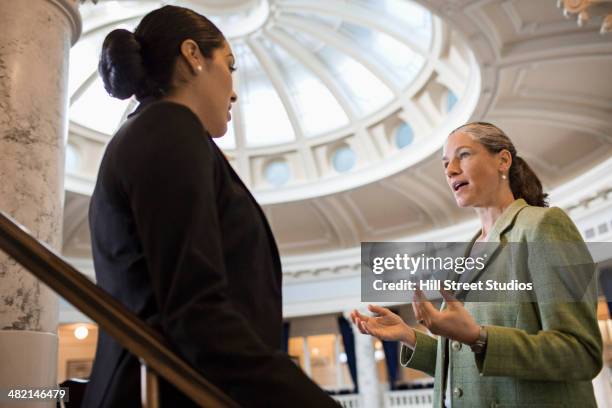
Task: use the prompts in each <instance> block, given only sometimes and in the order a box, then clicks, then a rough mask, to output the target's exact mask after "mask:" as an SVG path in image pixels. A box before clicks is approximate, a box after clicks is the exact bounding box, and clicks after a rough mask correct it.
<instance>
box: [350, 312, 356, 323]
mask: <svg viewBox="0 0 612 408" xmlns="http://www.w3.org/2000/svg"><path fill="white" fill-rule="evenodd" d="M356 312H357V311H356V310H353V311H352V312H351V321H352V322H353V324H357V314H356Z"/></svg>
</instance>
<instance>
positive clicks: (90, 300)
mask: <svg viewBox="0 0 612 408" xmlns="http://www.w3.org/2000/svg"><path fill="white" fill-rule="evenodd" d="M0 250H2V251H4V252H6V253H7V254H8V255H9V256H11V257H12V258H14V259H15V260H16V261H17V262H19V263H20V264H21V265H22V266H24V267H25V268H26V269H28V270H29V271H30V272H31V273H32V274H33V275H34V276H36V278H38V279H39V280H40V281H41V282H43V283H44V284H46V285H47V286H48V287H50V288H51V289H52V290H54V291H55V292H56V293H58V294H59V295H60V296H62V297H63V298H64V299H66V300H67V301H68V302H69V303H71V304H72V305H73V306H74V307H76V308H77V309H79V310H80V311H81V312H83V313H84V314H85V315H87V316H88V317H89V318H90V319H92V320H93V321H95V322H96V323H98V325H99V326H100V328H101V329H102V330H104V331H105V332H107V333H108V334H109V335H110V336H112V337H113V338H115V340H117V342H118V343H119V344H121V345H122V346H123V347H125V348H126V349H127V350H128V351H130V352H131V353H132V354H134V355H136V356H138V357H139V358H140V362H141V373H142V377H141V400H142V403H143V406H145V407H147V408H157V407H159V394H158V392H159V384H158V381H157V376H158V375H159V376H161V377H163V378H164V379H166V380H167V381H168V382H170V383H172V384H173V385H174V386H175V387H176V388H178V389H179V390H180V391H182V392H183V393H184V394H185V395H187V396H188V397H189V398H191V399H192V400H193V401H194V402H195V403H197V404H199V405H200V406H204V407H207V408H208V407H211V408H216V407H220V408H221V407H223V408H225V407H239V405H238V404H237V403H236V402H234V401H232V400H231V399H230V398H229V397H228V396H227V395H225V394H224V393H223V392H222V391H221V390H219V389H218V388H217V387H215V386H214V385H213V384H211V383H210V382H208V381H206V379H204V378H203V377H202V376H201V375H200V374H199V373H198V372H196V371H195V370H194V369H193V368H192V367H191V366H189V365H188V364H187V363H186V362H185V361H183V360H182V359H181V358H180V357H179V356H177V355H176V354H175V353H174V352H172V351H171V350H170V348H169V347H168V345H167V343H166V342H165V341H164V339H163V338H162V337H161V336H160V335H159V333H157V332H156V331H154V330H153V329H152V328H151V327H149V326H148V325H147V324H146V323H144V322H143V321H142V320H141V319H139V318H138V316H136V315H135V314H134V313H132V312H131V311H129V310H128V309H127V308H126V307H125V306H123V305H122V304H121V303H119V302H118V301H117V300H116V299H115V298H113V297H112V296H110V295H109V294H108V293H106V292H105V291H104V290H102V289H101V288H99V287H98V286H96V285H95V284H94V283H93V282H91V281H90V280H89V279H88V278H87V277H85V276H84V275H83V274H82V273H80V272H79V271H78V270H76V269H75V268H74V267H72V266H71V265H70V264H68V263H67V262H66V261H64V260H63V259H62V258H61V257H60V256H58V255H57V254H56V253H55V252H54V251H53V250H52V249H50V248H49V247H48V246H47V245H45V244H44V243H41V242H39V241H38V240H37V239H36V238H34V237H33V236H31V235H30V234H29V232H28V231H27V230H26V229H25V228H24V227H22V226H21V225H19V224H18V223H17V222H15V221H14V220H13V219H12V218H10V217H8V216H7V215H5V214H4V213H3V212H1V211H0Z"/></svg>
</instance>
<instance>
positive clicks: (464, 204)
mask: <svg viewBox="0 0 612 408" xmlns="http://www.w3.org/2000/svg"><path fill="white" fill-rule="evenodd" d="M455 202H456V203H457V207H459V208H466V207H471V205H470V202H469V201H468V200H466V199H465V198H463V197H455Z"/></svg>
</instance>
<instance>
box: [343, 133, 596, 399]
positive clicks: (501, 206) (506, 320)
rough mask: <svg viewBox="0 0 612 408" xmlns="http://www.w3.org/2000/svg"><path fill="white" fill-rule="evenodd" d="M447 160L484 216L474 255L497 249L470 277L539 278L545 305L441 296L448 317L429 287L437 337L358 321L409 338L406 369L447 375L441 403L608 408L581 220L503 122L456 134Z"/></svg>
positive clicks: (537, 294)
mask: <svg viewBox="0 0 612 408" xmlns="http://www.w3.org/2000/svg"><path fill="white" fill-rule="evenodd" d="M442 161H443V164H444V168H445V174H446V178H447V182H448V185H449V186H450V188H451V189H452V191H453V194H454V197H455V200H456V202H457V205H458V206H459V207H472V208H474V210H475V211H476V213H477V215H478V217H479V218H480V223H481V229H480V231H479V232H478V233H477V234H476V235H475V236H474V238H473V239H472V241H471V243H470V248H469V249H468V251H469V250H471V248H472V247H473V245H474V244H475V243H476V242H483V243H484V242H486V243H487V245H488V248H487V249H488V251H490V252H491V253H490V255H491V256H490V257H489V260H488V261H487V262H486V264H485V266H484V268H483V269H482V270H481V271H480V272H478V273H476V274H475V275H474V276H472V277H471V278H468V280H467V281H468V282H473V281H476V280H477V279H480V280H485V279H487V280H488V279H491V280H494V281H498V282H509V281H511V280H519V281H521V282H526V281H530V282H531V283H532V284H533V286H532V288H533V292H534V293H533V296H534V299H532V300H535V301H517V300H516V299H515V301H508V300H511V299H508V298H506V299H502V301H501V302H498V301H496V302H482V301H477V300H478V298H477V297H476V295H473V294H472V293H471V292H464V293H462V295H463V299H464V300H465V302H459V301H457V300H456V298H455V297H454V295H453V294H451V293H449V292H445V291H441V294H442V296H443V298H444V302H443V304H442V307H441V308H440V310H438V309H436V308H435V307H434V306H433V305H432V303H430V302H429V301H428V300H427V299H426V298H425V296H424V294H423V293H422V292H420V291H418V290H417V291H415V295H414V299H413V302H412V306H413V309H414V313H415V316H416V318H417V320H418V321H419V323H421V324H422V325H424V326H425V327H426V328H427V329H428V330H429V332H430V333H431V334H434V335H437V338H434V337H432V336H430V335H429V334H426V333H424V332H421V331H418V330H415V329H413V328H412V327H410V326H408V325H407V324H406V323H404V322H403V321H402V319H401V318H400V317H399V316H397V315H396V314H394V313H393V312H391V311H390V310H388V309H386V308H383V307H378V306H373V305H370V306H369V309H370V311H371V312H373V313H374V316H367V315H364V314H361V313H359V312H358V311H354V312H353V314H352V319H353V322H354V323H355V324H356V325H357V327H358V328H359V329H360V331H361V332H362V333H364V334H370V335H373V336H375V337H378V338H379V339H382V340H395V341H401V342H402V350H401V356H400V359H401V363H402V365H404V366H406V367H410V368H414V369H417V370H420V371H423V372H425V373H427V374H429V375H431V376H434V377H435V383H434V394H435V395H434V407H453V408H457V407H466V408H468V407H469V408H473V407H596V406H597V404H596V402H595V397H594V393H593V386H592V382H591V380H592V379H593V378H594V377H595V376H596V375H597V374H598V373H599V371H600V370H601V367H602V340H601V334H600V332H599V327H598V325H597V318H596V297H595V296H593V294H594V293H596V292H594V291H593V288H594V285H595V280H594V279H593V273H592V271H593V268H592V266H593V263H592V262H593V261H592V259H591V257H590V255H589V253H588V251H587V248H586V245H585V244H584V242H583V240H582V238H581V236H580V233H579V232H578V230H577V229H576V227H575V225H574V224H573V222H572V221H571V220H570V219H569V217H568V216H567V215H566V214H565V213H564V212H563V211H562V210H560V209H558V208H546V207H547V204H546V201H545V200H546V194H544V193H543V192H542V185H541V183H540V181H539V180H538V178H537V176H536V175H535V174H534V173H533V171H532V170H531V169H530V168H529V166H528V165H527V164H526V163H525V161H524V160H523V159H521V158H520V157H519V156H518V155H517V153H516V149H515V147H514V145H513V144H512V142H511V141H510V139H509V138H508V137H507V136H506V135H505V134H504V132H503V131H502V130H500V129H499V128H497V127H496V126H494V125H491V124H489V123H484V122H475V123H469V124H466V125H463V126H461V127H459V128H458V129H456V130H454V131H453V132H452V133H451V134H450V136H449V138H448V140H447V142H446V145H445V147H444V153H443V158H442ZM508 243H522V244H523V247H522V248H527V250H524V251H521V250H514V249H513V248H516V247H513V246H512V245H508ZM517 245H518V244H517ZM491 247H492V248H491ZM555 248H556V249H555ZM585 265H587V268H586V269H587V270H586V272H585V268H584V266H585ZM559 271H562V272H561V273H559ZM577 288H579V292H580V293H578V295H577V294H576V292H577ZM589 294H590V296H589ZM455 295H456V294H455ZM472 295H473V296H472Z"/></svg>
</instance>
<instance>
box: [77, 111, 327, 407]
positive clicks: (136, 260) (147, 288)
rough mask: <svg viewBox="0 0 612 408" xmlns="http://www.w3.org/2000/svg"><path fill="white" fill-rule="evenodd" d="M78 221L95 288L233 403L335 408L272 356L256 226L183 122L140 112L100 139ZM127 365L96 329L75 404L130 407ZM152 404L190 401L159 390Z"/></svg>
mask: <svg viewBox="0 0 612 408" xmlns="http://www.w3.org/2000/svg"><path fill="white" fill-rule="evenodd" d="M89 223H90V228H91V240H92V249H93V258H94V265H95V269H96V278H97V282H98V285H100V286H101V287H102V288H103V289H105V290H106V291H108V292H109V293H110V294H111V295H113V296H114V297H115V298H117V299H118V300H119V301H121V302H122V303H123V304H124V305H126V306H127V307H128V308H129V309H130V310H132V311H133V312H135V313H136V314H138V316H140V317H141V318H142V319H144V320H145V321H147V322H148V323H149V324H151V325H152V326H154V327H155V328H156V329H158V330H159V332H160V333H161V334H162V335H163V336H164V337H165V338H166V339H167V340H168V342H169V343H170V345H171V346H172V347H173V349H174V350H175V351H176V352H177V353H178V354H179V355H181V356H182V357H183V358H184V359H185V360H186V361H187V362H188V363H190V364H191V365H192V366H193V367H194V368H195V369H196V370H197V371H199V372H200V373H201V374H202V375H203V376H204V377H205V378H207V379H208V380H210V381H211V382H212V383H214V384H215V385H217V386H218V387H219V388H221V389H222V390H223V391H224V392H226V393H227V394H229V396H230V397H232V398H233V399H234V400H236V401H237V402H238V403H239V404H241V405H242V406H245V407H287V406H294V407H332V406H334V407H337V405H336V404H335V402H334V401H333V400H332V399H331V398H330V397H328V396H327V395H326V394H325V393H324V392H323V391H322V390H321V389H320V388H319V387H317V386H316V385H315V384H314V383H313V382H312V381H311V380H310V379H309V378H307V377H306V375H304V374H303V373H302V371H301V370H300V369H299V368H298V367H297V366H296V365H295V364H294V363H293V362H291V361H290V360H289V358H288V357H287V356H286V355H285V354H284V353H282V352H281V351H280V347H281V336H282V335H281V332H282V315H281V313H282V300H281V275H282V274H281V266H280V260H279V256H278V251H277V248H276V243H275V241H274V237H273V236H272V232H271V231H270V227H269V225H268V223H267V221H266V218H265V216H264V214H263V212H262V210H261V208H260V207H259V205H258V204H257V203H256V202H255V199H254V198H253V197H252V195H251V194H250V193H249V191H248V190H247V188H246V187H245V186H244V184H243V183H242V182H241V180H240V178H239V177H238V175H237V174H236V173H235V172H234V171H233V170H232V167H231V166H230V165H229V163H228V162H227V160H226V159H225V157H224V156H223V154H222V153H221V151H220V150H219V149H218V148H217V146H216V144H215V143H214V142H213V141H212V140H211V138H210V137H209V136H208V135H207V133H206V131H205V130H204V128H203V127H202V124H201V122H200V121H199V119H198V118H197V117H196V116H195V114H194V113H193V112H192V111H191V110H190V109H188V108H187V107H185V106H182V105H179V104H175V103H171V102H164V101H153V102H148V103H145V104H141V106H140V107H139V109H138V110H137V112H136V113H135V114H134V115H132V116H131V117H130V119H129V120H128V121H127V122H126V123H125V124H124V125H123V126H122V127H121V129H120V130H119V131H118V132H117V134H116V135H115V136H114V137H113V139H112V140H111V142H110V143H109V145H108V147H107V149H106V152H105V154H104V158H103V159H102V163H101V166H100V172H99V175H98V181H97V183H96V187H95V190H94V193H93V196H92V198H91V204H90V209H89ZM139 395H140V385H139V365H138V361H137V359H136V358H135V357H134V356H133V355H131V354H130V353H128V352H127V351H126V350H124V349H123V348H122V347H121V346H120V345H119V344H118V343H117V342H115V341H114V340H113V339H112V338H111V337H110V336H108V335H107V334H106V333H104V332H103V331H101V332H100V337H99V339H98V348H97V352H96V359H95V362H94V366H93V372H92V375H91V381H90V383H89V385H88V387H87V391H86V395H85V405H84V406H86V407H119V406H121V407H131V406H132V407H137V406H140V402H139ZM161 397H162V406H166V407H179V406H180V407H188V406H192V405H194V404H193V403H192V402H191V401H190V400H187V399H186V397H184V396H183V395H182V394H181V393H180V392H179V391H178V390H176V389H175V388H173V387H172V386H171V385H169V384H167V383H165V382H162V385H161Z"/></svg>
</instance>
